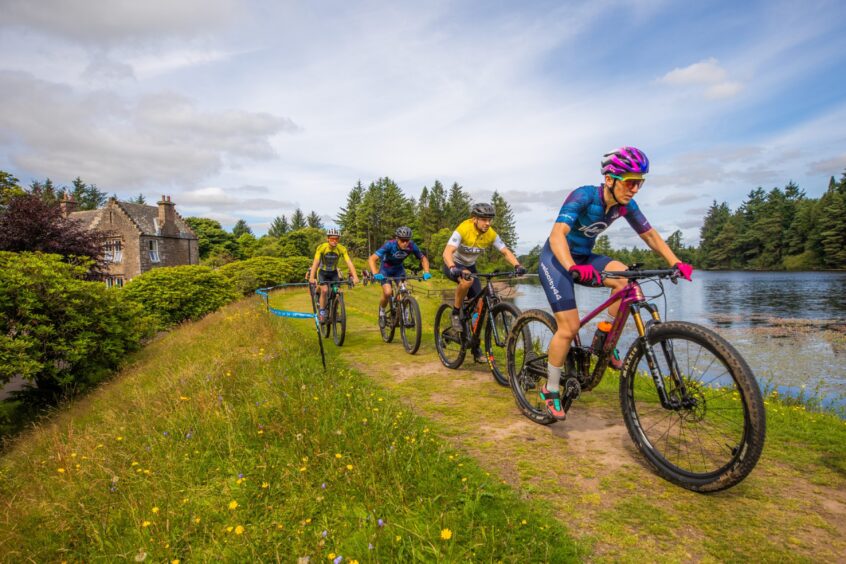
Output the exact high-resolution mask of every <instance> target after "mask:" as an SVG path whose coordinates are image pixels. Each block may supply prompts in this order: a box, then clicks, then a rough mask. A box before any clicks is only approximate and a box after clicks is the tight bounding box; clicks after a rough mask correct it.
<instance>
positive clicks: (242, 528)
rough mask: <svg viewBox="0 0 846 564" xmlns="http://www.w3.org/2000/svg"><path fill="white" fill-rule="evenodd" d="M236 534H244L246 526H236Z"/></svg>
mask: <svg viewBox="0 0 846 564" xmlns="http://www.w3.org/2000/svg"><path fill="white" fill-rule="evenodd" d="M235 534H236V535H243V534H244V527H242V526H241V525H238V526H237V527H235Z"/></svg>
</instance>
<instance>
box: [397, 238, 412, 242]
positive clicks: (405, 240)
mask: <svg viewBox="0 0 846 564" xmlns="http://www.w3.org/2000/svg"><path fill="white" fill-rule="evenodd" d="M397 241H399V242H400V243H408V242H409V241H411V239H400V238H397Z"/></svg>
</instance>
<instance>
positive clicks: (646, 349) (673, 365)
mask: <svg viewBox="0 0 846 564" xmlns="http://www.w3.org/2000/svg"><path fill="white" fill-rule="evenodd" d="M630 308H631V315H632V318H633V319H634V322H635V326H636V327H637V332H638V335H639V337H638V346H640V347H641V350H642V351H643V355H644V357H646V363H647V365H648V366H649V374H650V376H652V381H653V382H655V389H656V390H657V391H658V398H659V399H660V400H661V405H662V406H663V407H664V409H672V410H676V409H679V408H680V407H681V401H680V400H681V398H684V397H687V390H686V389H685V385H684V379H683V378H682V377H681V372H680V371H679V367H678V364H677V362H676V355H675V354H673V350H672V344H671V343H668V342H666V341H661V350H662V352H663V353H664V359H665V361H666V363H667V368H668V369H669V370H670V377H671V378H672V380H673V383H674V384H675V388H676V389H677V390H678V391H679V393H680V394H679V397H678V398H676V399H671V398H670V396H669V394H668V393H667V387H666V385H665V381H664V375H663V374H661V366H660V364H659V362H658V358H657V357H656V356H655V351H654V350H653V348H652V347H651V346H650V345H649V341H648V339H647V337H646V332H647V329H648V324H644V323H643V319H642V318H641V314H640V311H641V309H645V310H647V311H648V312H649V313H650V314H651V316H652V322H654V323H660V322H661V317H660V316H659V315H658V309H657V308H656V307H655V306H654V305H652V304H649V303H641V304H632V305H631V306H630Z"/></svg>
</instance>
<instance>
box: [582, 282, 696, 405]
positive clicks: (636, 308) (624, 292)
mask: <svg viewBox="0 0 846 564" xmlns="http://www.w3.org/2000/svg"><path fill="white" fill-rule="evenodd" d="M663 272H665V271H660V270H659V271H640V272H639V274H640V275H641V276H643V275H647V276H648V275H650V274H655V275H659V274H660V273H663ZM605 274H606V275H609V274H610V275H612V276H613V275H614V274H617V273H612V272H608V273H605ZM618 301H619V302H620V308H619V310H618V311H617V315H615V316H614V321H613V322H612V324H611V330H610V331H609V332H608V336H607V337H606V338H605V343H604V344H603V346H602V350H601V351H593V352H594V354H596V355H597V362H596V366H594V369H593V372H592V373H588V372H589V371H588V361H589V355H585V354H582V355H581V358H578V359H577V361H580V363H581V364H582V366H580V367H578V368H579V369H580V371H581V369H582V368H584V370H583V373H584V374H586V375H587V376H588V381H587V382H585V387H586V389H588V390H590V389H592V388H594V387H596V386H597V385H598V384H599V382H600V380H602V376H603V375H604V374H605V369H606V368H607V366H608V358H609V356H610V354H611V353H612V351H613V350H614V348H615V347H616V346H617V342H618V341H619V340H620V337H621V336H622V334H623V327H625V325H626V322H627V321H628V318H629V315H631V316H632V319H634V322H635V327H636V328H637V333H638V339H637V340H638V341H639V342H641V343H643V342H645V340H646V332H647V329H648V327H649V325H650V324H651V323H660V322H661V316H660V315H659V314H658V309H657V308H656V307H655V306H653V305H652V304H649V303H647V301H646V298H645V297H644V295H643V290H642V289H641V287H640V284H639V283H638V282H637V280H633V279H632V280H629V282H628V283H627V284H626V285H625V286H624V287H623V288H622V289H620V290H618V291H616V292H614V293H613V294H611V296H610V297H609V298H608V299H607V300H605V302H603V303H602V305H600V306H599V307H597V308H596V309H594V310H593V311H592V312H590V313H589V314H587V315H586V316H585V317H583V318H582V319H581V320H580V321H579V328H580V329H581V328H582V327H584V326H586V325H587V324H588V323H590V321H591V320H592V319H594V318H595V317H596V316H597V315H599V314H600V313H601V312H603V311H605V310H606V309H608V308H609V307H610V306H612V305H613V304H614V303H616V302H618ZM642 309H645V310H646V311H648V312H649V314H650V315H651V317H652V320H651V321H648V322H646V323H644V321H643V317H642V316H641V310H642ZM574 345H575V347H578V348H579V349H581V351H582V352H584V351H585V347H583V346H582V343H581V339H580V337H579V335H578V334H576V337H575V339H574ZM662 347H663V350H664V356H665V359H666V360H667V364H668V367H669V368H670V374H671V376H672V378H673V380H674V383H675V385H676V386H677V388H678V389H679V390H680V391H681V398H680V399H679V400H673V399H671V398H670V397H669V395H668V394H667V391H666V386H665V384H664V380H663V378H662V376H661V372H660V370H658V362H657V359H656V357H655V353H654V351H653V350H652V348H651V347H644V350H645V353H646V360H647V364H648V365H649V371H650V373H651V374H650V375H651V376H652V379H653V381H654V382H655V387H656V388H657V391H658V397H659V399H660V401H661V405H662V406H663V407H665V408H666V409H678V408H680V407H682V404H683V403H684V401H685V398H687V397H688V395H687V389H686V386H685V384H684V379H683V378H682V377H681V376H680V373H681V372H680V370H679V368H678V365H677V364H676V360H675V356H674V355H673V354H672V351H670V350H668V349H667V347H666V344H663V343H662ZM577 354H578V353H577Z"/></svg>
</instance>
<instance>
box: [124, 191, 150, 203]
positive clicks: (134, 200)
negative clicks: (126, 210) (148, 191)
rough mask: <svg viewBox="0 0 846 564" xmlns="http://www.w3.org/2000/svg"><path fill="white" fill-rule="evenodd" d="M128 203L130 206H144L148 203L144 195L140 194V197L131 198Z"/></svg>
mask: <svg viewBox="0 0 846 564" xmlns="http://www.w3.org/2000/svg"><path fill="white" fill-rule="evenodd" d="M127 202H129V203H130V204H142V205H143V204H146V203H147V199H146V198H144V194H141V193H139V194H138V196H136V197H135V198H129V199H128V200H127Z"/></svg>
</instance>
